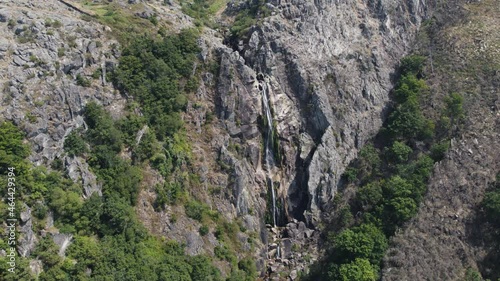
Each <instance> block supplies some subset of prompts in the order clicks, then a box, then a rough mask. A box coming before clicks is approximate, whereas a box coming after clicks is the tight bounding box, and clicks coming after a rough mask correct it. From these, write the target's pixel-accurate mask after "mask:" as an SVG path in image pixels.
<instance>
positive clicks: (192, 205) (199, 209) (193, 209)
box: [184, 200, 208, 221]
mask: <svg viewBox="0 0 500 281" xmlns="http://www.w3.org/2000/svg"><path fill="white" fill-rule="evenodd" d="M184 209H185V211H186V216H188V217H190V218H192V219H194V220H197V221H201V219H202V218H203V214H204V213H205V212H206V211H207V209H208V208H207V207H206V206H205V205H203V204H202V203H200V202H198V201H194V200H191V201H189V202H188V203H187V204H186V205H185V206H184Z"/></svg>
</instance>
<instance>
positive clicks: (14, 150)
mask: <svg viewBox="0 0 500 281" xmlns="http://www.w3.org/2000/svg"><path fill="white" fill-rule="evenodd" d="M23 139H24V135H23V133H21V131H20V130H19V129H18V128H17V127H16V126H14V125H13V124H12V123H10V122H5V121H4V122H1V123H0V173H1V174H6V172H7V168H9V167H16V168H18V170H19V172H21V171H22V170H26V165H27V164H26V162H25V161H24V159H25V158H26V157H28V156H29V154H30V149H29V147H28V145H26V144H24V143H23ZM16 174H17V171H16Z"/></svg>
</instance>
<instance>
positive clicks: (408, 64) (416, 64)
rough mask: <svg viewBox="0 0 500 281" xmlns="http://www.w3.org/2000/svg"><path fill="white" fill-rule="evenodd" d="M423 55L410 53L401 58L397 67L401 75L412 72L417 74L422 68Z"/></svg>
mask: <svg viewBox="0 0 500 281" xmlns="http://www.w3.org/2000/svg"><path fill="white" fill-rule="evenodd" d="M424 62H425V57H423V56H419V55H411V56H407V57H404V58H403V59H401V64H400V66H399V69H400V70H401V73H402V74H403V75H405V74H414V75H419V74H421V73H422V70H423V68H424Z"/></svg>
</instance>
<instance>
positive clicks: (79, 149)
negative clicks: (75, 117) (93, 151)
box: [64, 130, 87, 157]
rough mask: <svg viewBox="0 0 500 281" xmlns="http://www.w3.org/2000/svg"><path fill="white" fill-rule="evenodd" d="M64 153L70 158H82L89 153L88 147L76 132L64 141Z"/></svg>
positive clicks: (72, 132)
mask: <svg viewBox="0 0 500 281" xmlns="http://www.w3.org/2000/svg"><path fill="white" fill-rule="evenodd" d="M64 151H66V153H68V155H69V156H72V157H73V156H80V155H82V154H84V153H86V152H87V145H86V144H85V141H84V140H83V138H82V136H81V135H80V133H79V132H78V131H76V130H73V131H71V133H69V134H68V136H67V137H66V139H65V140H64Z"/></svg>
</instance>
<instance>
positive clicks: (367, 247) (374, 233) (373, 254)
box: [334, 224, 388, 263]
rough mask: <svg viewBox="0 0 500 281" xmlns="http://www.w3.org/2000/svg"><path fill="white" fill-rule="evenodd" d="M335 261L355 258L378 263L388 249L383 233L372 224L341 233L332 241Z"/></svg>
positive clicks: (342, 261)
mask: <svg viewBox="0 0 500 281" xmlns="http://www.w3.org/2000/svg"><path fill="white" fill-rule="evenodd" d="M334 244H335V248H334V251H335V255H336V260H338V261H339V262H340V263H346V262H349V261H353V260H355V259H356V258H364V259H368V260H370V261H371V262H374V263H379V262H380V260H381V259H382V257H383V255H384V252H385V250H386V249H387V247H388V244H387V238H386V237H385V235H384V233H383V232H382V231H381V230H380V229H379V228H377V227H376V226H374V225H372V224H362V225H360V226H358V227H354V228H352V229H347V230H344V231H342V232H341V233H340V234H339V235H338V236H337V237H336V238H335V240H334Z"/></svg>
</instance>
